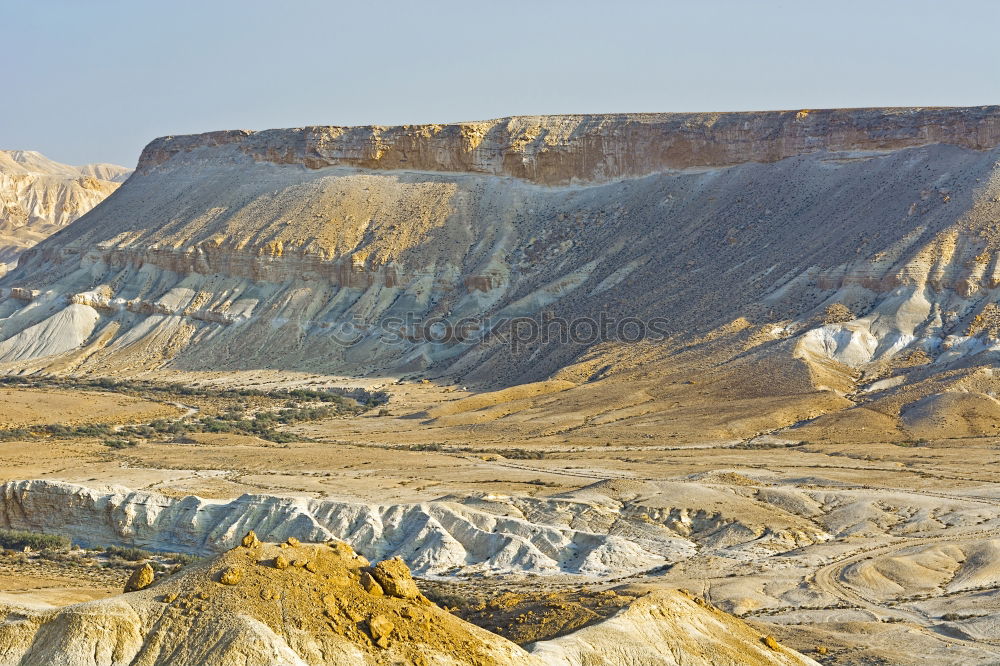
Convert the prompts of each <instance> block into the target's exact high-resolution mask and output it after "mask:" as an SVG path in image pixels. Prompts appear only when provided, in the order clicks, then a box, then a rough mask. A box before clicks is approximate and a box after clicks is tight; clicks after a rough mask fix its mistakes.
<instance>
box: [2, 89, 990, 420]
mask: <svg viewBox="0 0 1000 666" xmlns="http://www.w3.org/2000/svg"><path fill="white" fill-rule="evenodd" d="M998 123H1000V108H997V107H977V108H969V109H857V110H832V111H809V110H802V111H794V112H766V113H733V114H657V115H607V116H552V117H525V118H510V119H503V120H497V121H488V122H482V123H463V124H455V125H428V126H404V127H392V128H383V127H363V128H330V127H311V128H302V129H290V130H270V131H265V132H256V133H253V132H245V131H232V132H214V133H209V134H204V135H198V136H187V137H167V138H164V139H158V140H156V141H154V142H153V143H152V144H150V145H149V146H148V147H147V149H146V150H145V151H144V153H143V155H142V158H141V159H140V162H139V166H138V171H137V173H136V174H135V175H134V176H133V177H132V178H131V179H130V180H129V182H128V183H127V184H126V185H125V186H124V187H123V188H122V189H121V190H120V191H119V192H117V193H116V195H115V196H114V197H113V198H111V199H109V200H108V201H107V202H106V203H105V204H103V205H101V206H100V207H98V208H97V209H95V210H94V211H92V212H91V213H90V214H88V215H86V216H85V217H84V218H83V219H81V220H79V221H78V222H77V223H75V224H73V225H72V226H70V227H69V228H67V229H65V230H64V231H63V232H62V233H60V234H59V235H58V236H56V237H54V238H51V239H49V240H47V241H46V242H44V243H41V244H40V245H39V246H38V247H36V248H32V249H31V250H29V251H28V252H26V253H24V254H23V255H22V258H21V261H20V264H19V268H18V269H17V270H16V271H14V272H13V273H12V274H10V275H8V276H7V277H5V278H3V279H0V363H3V364H5V365H4V367H5V368H6V369H8V370H16V371H37V370H45V371H54V372H72V371H78V370H80V371H87V372H95V373H108V374H110V373H116V374H118V373H126V374H127V373H131V372H141V371H145V370H150V369H156V368H162V367H169V368H175V369H181V370H196V369H198V370H200V369H206V368H208V369H234V368H281V369H300V370H308V371H311V372H314V371H327V372H331V373H349V374H379V375H401V374H407V373H417V372H419V373H426V374H429V375H430V376H432V377H438V376H441V377H448V378H449V379H452V378H458V377H460V378H462V380H463V381H466V382H476V381H479V382H484V383H491V384H494V385H511V384H517V383H521V382H525V381H532V380H539V379H546V378H550V377H552V376H554V375H556V374H557V373H560V374H558V377H559V378H560V379H562V380H565V381H570V382H575V383H579V382H585V381H593V380H596V379H603V378H614V377H615V376H618V377H619V378H621V377H624V376H625V375H626V374H627V373H628V372H630V371H632V372H633V375H631V376H630V381H633V382H634V381H639V380H640V377H638V375H637V374H636V373H639V374H642V373H645V376H646V377H647V379H648V380H649V381H650V383H649V385H648V387H647V388H646V390H647V391H648V392H651V394H653V395H656V394H657V393H658V392H661V391H662V386H663V383H662V381H658V380H656V377H655V375H656V373H657V369H658V368H659V369H660V370H659V371H661V372H663V371H666V369H670V368H675V367H677V366H678V363H677V361H676V354H677V353H679V352H680V351H682V350H684V349H691V348H693V346H692V345H689V342H690V341H692V340H699V341H701V343H703V344H702V347H701V348H702V349H704V350H708V351H707V352H706V353H709V352H710V354H711V361H710V366H711V367H712V368H716V369H719V368H722V369H727V368H728V369H732V372H735V373H737V374H740V373H743V374H744V375H745V373H746V372H747V369H748V368H749V367H751V366H752V365H753V363H755V362H756V363H764V362H766V363H767V364H768V365H769V368H770V369H769V372H773V373H776V374H775V376H778V377H780V378H781V379H780V381H773V382H771V383H770V385H769V386H768V387H766V389H761V390H760V391H758V392H760V393H761V395H763V394H770V395H775V394H776V392H777V393H781V392H782V391H783V392H785V393H787V394H788V395H805V394H806V393H810V392H812V393H815V394H816V395H820V394H822V395H823V396H825V397H822V398H818V399H817V400H818V402H814V403H813V404H812V406H809V407H808V408H803V409H801V410H796V411H795V412H794V413H789V414H788V415H787V416H785V417H782V418H781V419H779V420H778V422H776V425H788V424H790V423H795V422H797V421H799V420H802V419H805V418H812V417H814V416H816V415H817V414H821V413H823V412H824V411H829V410H830V409H837V408H841V407H845V406H850V404H851V403H849V402H847V401H845V400H844V399H843V398H842V397H838V396H842V395H846V394H850V395H862V394H860V393H858V390H859V389H865V390H867V389H872V390H871V391H869V394H871V395H875V396H876V397H877V396H878V395H882V394H880V393H878V390H880V387H881V388H884V387H885V386H887V385H885V384H878V383H877V382H883V381H889V382H890V384H891V382H899V381H901V380H900V379H899V378H900V377H902V376H904V375H905V376H906V378H907V383H908V384H910V385H916V384H918V383H919V382H918V380H921V379H926V378H929V377H934V376H943V375H942V374H941V371H943V370H955V369H962V372H963V373H965V374H968V372H971V371H972V370H971V369H970V368H973V367H981V366H987V365H989V364H991V363H992V362H993V361H994V360H995V359H996V358H997V356H998V353H1000V342H998V340H1000V338H998V336H1000V324H998V323H997V322H998V321H1000V319H998V316H997V312H998V309H997V305H996V303H997V301H998V300H1000V291H998V289H1000V268H998V257H1000V233H998V231H1000V171H998V169H997V164H998V159H1000V148H998V147H997V145H998V143H1000V134H998V129H997V128H998ZM520 317H530V318H531V319H532V322H533V323H531V324H530V325H527V324H526V325H524V326H521V325H520V324H518V325H517V327H515V332H514V334H513V338H515V339H514V340H512V339H511V335H510V332H511V331H510V329H509V328H507V325H506V324H505V323H504V322H509V321H510V320H511V319H516V318H520ZM994 320H997V321H994ZM574 324H575V327H574ZM532 327H534V330H533V329H532ZM543 332H544V334H543ZM600 342H606V343H608V344H605V345H600V344H598V343H600ZM701 343H700V344H701ZM639 352H641V355H640V356H635V354H638V353H639ZM740 364H742V365H740ZM568 367H571V369H569V370H567V369H566V368H568ZM692 367H693V366H692ZM726 371H727V372H728V371H729V370H726ZM661 376H662V375H661ZM963 376H965V375H963ZM949 377H951V378H952V379H955V378H958V375H954V374H953V375H949ZM980 379H982V380H983V381H979V380H980ZM949 381H951V380H949ZM991 381H992V380H991V379H990V378H989V377H985V378H983V377H980V378H979V379H977V380H976V382H977V383H976V385H975V386H976V388H975V390H976V391H977V392H980V393H983V394H988V392H989V391H990V390H992V389H991V388H990V386H992V384H991V383H990V382H991ZM984 382H985V383H984ZM719 384H720V385H727V386H728V385H731V384H732V382H731V381H730V379H729V378H728V376H727V378H726V379H725V380H724V381H723V380H721V379H720V381H719ZM987 385H989V386H987ZM949 388H955V385H954V382H953V383H952V384H950V385H948V386H943V385H941V386H938V385H935V387H934V388H933V390H931V392H932V393H933V392H934V391H940V390H945V389H949ZM968 388H969V387H967V386H965V387H963V388H961V390H968ZM929 390H930V389H929ZM926 394H927V393H926V392H925V393H923V394H920V395H915V396H912V397H910V398H907V400H911V401H912V400H915V399H922V398H923V397H925V395H926ZM782 395H784V394H783V393H782ZM864 395H868V394H864ZM758 397H759V396H758ZM900 409H901V408H900V406H899V405H896V406H893V407H891V408H890V407H886V408H885V409H884V410H883V411H885V412H891V413H894V414H898V413H899V411H900ZM765 429H766V428H765ZM753 432H754V430H753V429H749V434H753ZM738 436H743V434H742V431H740V433H738Z"/></svg>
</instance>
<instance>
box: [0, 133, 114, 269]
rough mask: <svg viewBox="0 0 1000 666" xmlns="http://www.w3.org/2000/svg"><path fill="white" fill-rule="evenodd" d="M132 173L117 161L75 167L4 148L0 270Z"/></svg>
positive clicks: (0, 173)
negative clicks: (115, 162)
mask: <svg viewBox="0 0 1000 666" xmlns="http://www.w3.org/2000/svg"><path fill="white" fill-rule="evenodd" d="M130 173H131V170H129V169H126V168H124V167H119V166H115V165H113V164H86V165H84V166H81V167H74V166H69V165H67V164H60V163H59V162H53V161H52V160H50V159H48V158H46V157H45V156H43V155H41V154H39V153H37V152H34V151H30V150H0V274H2V273H3V272H4V271H5V270H6V265H8V264H9V265H10V267H13V265H14V263H15V260H16V257H17V255H18V253H19V252H21V251H22V250H24V249H25V248H28V247H31V246H32V245H34V244H35V243H37V242H38V241H40V240H42V239H43V238H45V237H46V236H48V235H50V234H52V233H54V232H55V231H58V230H59V229H60V228H62V227H64V226H66V225H67V224H69V223H70V222H72V221H73V220H75V219H77V218H78V217H80V216H81V215H83V214H84V213H86V212H87V211H89V210H90V209H91V208H93V207H94V206H96V205H97V204H99V203H100V202H101V201H103V200H104V199H105V197H107V196H108V195H109V194H111V193H112V192H114V191H115V190H116V189H118V186H119V185H120V184H121V183H123V182H124V181H125V179H126V178H128V176H129V174H130Z"/></svg>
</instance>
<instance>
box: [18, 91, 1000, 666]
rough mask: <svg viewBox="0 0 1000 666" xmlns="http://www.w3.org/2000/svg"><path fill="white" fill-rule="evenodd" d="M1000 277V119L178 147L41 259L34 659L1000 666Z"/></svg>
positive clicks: (962, 112) (23, 562)
mask: <svg viewBox="0 0 1000 666" xmlns="http://www.w3.org/2000/svg"><path fill="white" fill-rule="evenodd" d="M998 260H1000V108H997V107H977V108H965V109H858V110H834V111H806V110H802V111H792V112H767V113H729V114H659V115H616V116H613V115H606V116H554V117H520V118H510V119H503V120H497V121H488V122H480V123H463V124H455V125H428V126H402V127H357V128H343V127H310V128H302V129H290V130H271V131H265V132H256V133H253V132H247V131H227V132H215V133H210V134H204V135H198V136H181V137H165V138H161V139H157V140H156V141H154V142H153V143H151V144H150V145H149V146H148V147H147V148H146V150H145V151H144V152H143V154H142V157H141V158H140V161H139V164H138V167H137V169H136V171H135V173H134V174H132V175H131V176H130V177H129V178H128V180H127V182H125V183H124V184H123V185H122V186H121V187H120V188H118V189H117V190H116V191H115V192H114V193H113V194H111V195H110V196H109V197H108V198H107V199H106V200H105V201H103V203H100V204H99V205H97V207H96V208H94V209H93V210H91V211H90V212H89V213H87V214H86V215H84V216H83V217H81V218H80V219H79V220H77V221H75V222H73V223H72V224H69V225H68V226H65V227H63V228H61V229H60V230H59V231H58V232H57V233H55V234H54V235H52V236H50V237H48V238H47V239H45V240H42V241H41V242H39V243H38V244H37V245H35V246H34V247H30V248H27V249H24V250H23V251H21V252H20V257H19V259H18V266H17V268H16V269H15V270H12V271H11V272H9V273H8V274H7V275H6V276H5V277H2V278H0V372H2V373H3V375H2V376H0V462H2V464H0V482H3V484H4V485H3V487H2V492H0V502H2V507H0V509H2V510H0V527H3V528H5V529H4V530H3V531H0V545H4V546H5V547H7V550H5V551H4V553H5V554H4V555H3V556H2V557H0V608H2V610H3V613H4V617H5V619H3V620H2V622H0V663H11V664H42V663H65V664H73V665H76V664H167V663H171V664H198V663H225V664H229V663H232V664H237V663H239V664H245V663H250V664H271V663H274V664H285V663H288V664H299V663H302V664H323V663H373V664H376V663H378V664H382V663H384V664H389V663H426V664H447V663H455V664H464V663H478V664H492V663H512V664H513V663H517V664H522V663H523V664H530V663H539V664H620V663H628V664H681V663H683V664H700V663H704V664H744V663H789V664H791V663H815V662H819V663H823V664H883V663H884V664H908V663H914V664H915V663H918V662H930V663H940V664H991V663H1000V478H998V473H997V472H996V468H995V464H996V463H997V462H998V460H1000V449H998V445H1000V401H998V399H997V391H998V389H1000V378H996V377H995V376H994V372H995V370H994V368H995V366H996V364H997V359H998V356H1000V354H998V352H1000V304H998V301H1000V263H998ZM595 331H596V333H595ZM251 530H252V531H253V532H254V534H253V535H249V536H245V535H247V533H248V532H249V531H251ZM57 537H63V539H62V540H59V539H58V538H57ZM289 538H291V539H290V541H289ZM46 539H55V540H54V541H47V540H46ZM67 539H68V540H67ZM280 542H284V543H280ZM25 545H28V552H23V551H24V546H25ZM196 558H198V559H196ZM394 558H401V560H402V561H400V560H397V559H394ZM192 560H194V561H192ZM143 562H146V563H147V564H149V568H148V571H146V570H145V569H139V570H137V573H134V574H133V573H132V570H133V568H134V567H135V566H137V565H138V564H142V563H143ZM403 563H405V566H404V564H403ZM410 571H412V574H413V576H415V577H416V580H415V581H414V580H411V579H410V573H409V572H410ZM130 575H131V576H132V580H131V588H136V589H137V591H134V592H129V593H127V594H121V593H120V591H121V589H122V587H123V586H124V585H125V583H126V579H128V578H129V576H130ZM150 580H152V581H153V582H152V584H151V585H150V584H149V583H150ZM131 588H130V589H131ZM678 590H683V591H678ZM813 660H815V661H813Z"/></svg>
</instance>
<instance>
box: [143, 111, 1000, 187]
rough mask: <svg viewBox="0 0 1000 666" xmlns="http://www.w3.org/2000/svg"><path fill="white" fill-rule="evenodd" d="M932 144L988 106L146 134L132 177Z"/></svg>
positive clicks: (980, 127) (964, 135)
mask: <svg viewBox="0 0 1000 666" xmlns="http://www.w3.org/2000/svg"><path fill="white" fill-rule="evenodd" d="M935 143H943V144H952V145H957V146H962V147H965V148H973V149H977V150H983V149H987V148H992V147H995V146H997V145H1000V107H998V106H978V107H955V108H919V107H917V108H868V109H825V110H799V111H762V112H733V113H653V114H593V115H562V116H515V117H511V118H500V119H497V120H487V121H481V122H468V123H453V124H445V125H399V126H394V127H381V126H375V125H370V126H362V127H303V128H295V129H282V130H266V131H262V132H252V131H249V130H232V131H222V132H208V133H206V134H194V135H186V136H168V137H162V138H159V139H156V140H155V141H153V142H152V143H150V144H149V145H148V146H147V147H146V148H145V150H144V151H143V153H142V156H141V157H140V159H139V165H138V170H139V171H140V172H148V171H149V170H151V169H152V168H154V167H156V166H158V165H160V164H163V163H165V162H167V161H168V160H170V159H172V158H174V157H176V156H178V155H188V154H191V153H193V152H195V151H196V150H197V149H201V148H215V147H220V146H226V145H229V146H233V147H234V148H236V149H237V150H239V151H241V152H243V153H245V154H247V155H249V156H251V157H253V158H254V159H255V160H258V161H267V162H274V163H278V164H302V165H304V166H305V167H307V168H310V169H318V168H323V167H327V166H338V165H339V166H349V167H357V168H365V169H384V170H392V169H397V170H412V171H444V172H473V173H486V174H493V175H498V176H512V177H515V178H521V179H525V180H529V181H532V182H536V183H539V184H545V185H559V184H567V183H571V182H602V181H608V180H615V179H619V178H628V177H639V176H645V175H648V174H651V173H656V172H659V171H664V170H669V169H684V168H690V167H720V166H731V165H734V164H742V163H746V162H775V161H778V160H781V159H785V158H787V157H793V156H795V155H801V154H804V153H811V152H815V151H820V150H829V151H884V150H897V149H901V148H909V147H913V146H922V145H928V144H935ZM199 152H200V151H199Z"/></svg>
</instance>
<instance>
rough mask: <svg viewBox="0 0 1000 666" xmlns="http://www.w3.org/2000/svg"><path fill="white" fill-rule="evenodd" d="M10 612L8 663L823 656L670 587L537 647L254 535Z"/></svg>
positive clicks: (345, 556) (496, 665) (383, 567)
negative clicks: (213, 552) (87, 598)
mask: <svg viewBox="0 0 1000 666" xmlns="http://www.w3.org/2000/svg"><path fill="white" fill-rule="evenodd" d="M149 571H152V570H151V569H150V570H149ZM5 610H6V611H7V612H6V613H5V617H4V618H3V620H2V621H0V660H2V662H3V663H4V664H55V663H58V664H64V665H65V666H84V665H86V666H94V665H96V664H171V665H172V666H185V665H190V666H194V665H196V664H197V665H200V664H208V663H210V664H219V665H220V666H228V665H233V666H236V665H237V664H238V665H239V666H271V665H273V664H288V665H289V666H306V665H316V666H319V665H322V664H366V665H367V664H370V665H373V666H374V665H376V664H439V665H441V666H450V665H454V666H458V665H460V664H482V665H485V666H501V665H505V664H510V665H512V666H513V665H515V664H516V665H518V666H520V665H522V664H524V665H526V666H532V665H534V666H542V665H543V664H553V665H555V664H567V665H580V666H583V665H584V664H620V663H642V664H663V665H664V666H669V665H672V664H689V665H692V666H701V665H705V666H707V665H708V664H714V665H716V666H719V665H726V666H729V665H733V666H735V665H736V664H784V665H789V666H791V665H803V666H804V665H806V664H815V663H816V662H814V661H812V660H811V659H808V658H806V657H804V656H803V655H801V654H799V653H797V652H795V651H793V650H789V649H787V648H785V647H783V646H781V645H779V644H777V643H776V642H774V641H773V639H772V640H770V641H768V639H767V637H765V636H762V635H761V634H760V633H758V632H756V631H754V630H752V629H751V628H750V627H748V626H747V625H746V624H744V623H743V622H742V621H740V620H738V619H736V618H734V617H731V616H727V615H725V614H724V613H721V612H719V611H717V610H714V609H711V608H706V607H704V604H703V603H702V605H699V604H696V603H695V602H694V600H693V599H692V598H691V597H690V596H689V595H686V594H684V593H681V592H677V591H672V590H671V591H660V592H657V593H655V594H650V595H647V596H645V597H642V598H640V599H639V600H637V601H636V602H634V605H633V607H631V608H627V609H625V610H624V611H622V613H620V614H619V615H618V616H615V617H613V618H611V619H609V620H607V621H606V622H604V623H602V624H600V625H596V626H592V627H588V628H586V629H583V630H581V631H579V632H577V633H574V634H570V635H569V636H566V637H564V638H561V639H557V640H556V641H547V642H541V643H537V644H535V646H533V652H531V653H529V652H528V651H526V650H524V649H523V648H521V647H518V646H517V645H515V644H514V643H512V642H510V641H508V640H507V639H505V638H503V637H501V636H498V635H496V634H492V633H490V632H488V631H486V630H484V629H481V628H479V627H476V626H474V625H472V624H469V623H467V622H464V621H463V620H460V619H458V618H456V617H454V616H453V615H451V614H450V613H449V612H447V611H446V610H443V609H441V608H439V607H438V606H436V605H435V604H433V603H432V602H430V601H429V600H428V599H427V598H426V597H424V596H423V595H422V594H421V593H420V592H419V590H418V589H417V587H416V585H415V583H414V581H413V579H412V578H411V577H410V572H409V571H407V569H406V567H405V566H404V565H402V564H401V563H399V562H398V561H393V560H388V561H382V562H379V563H378V564H376V565H374V566H371V563H370V562H369V561H368V560H367V559H365V558H364V557H362V556H359V555H358V554H357V553H355V552H354V551H353V550H352V549H351V548H350V547H349V546H346V545H345V544H343V543H339V542H328V543H322V544H313V543H300V542H299V541H298V540H293V539H289V540H288V541H287V542H285V543H282V544H273V543H261V542H260V541H258V540H257V539H256V537H254V535H253V534H252V533H250V534H248V535H247V539H245V540H244V543H243V544H242V545H238V546H236V547H235V548H233V549H232V550H230V551H228V552H226V553H224V554H222V555H219V556H217V557H214V558H212V559H210V560H208V561H206V562H202V563H199V564H196V565H192V566H189V567H187V568H186V569H184V570H183V571H181V572H180V573H179V574H174V575H169V576H161V577H159V578H158V579H157V580H155V581H153V582H152V584H148V585H146V586H143V587H142V589H139V590H136V591H132V592H129V593H126V594H123V595H118V596H113V597H110V598H107V599H102V600H99V601H94V602H90V603H85V604H77V605H72V606H68V607H65V608H61V609H37V608H7V609H5ZM578 635H579V638H578V639H577V640H574V638H575V637H577V636H578ZM652 641H655V645H654V643H653V642H652Z"/></svg>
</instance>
